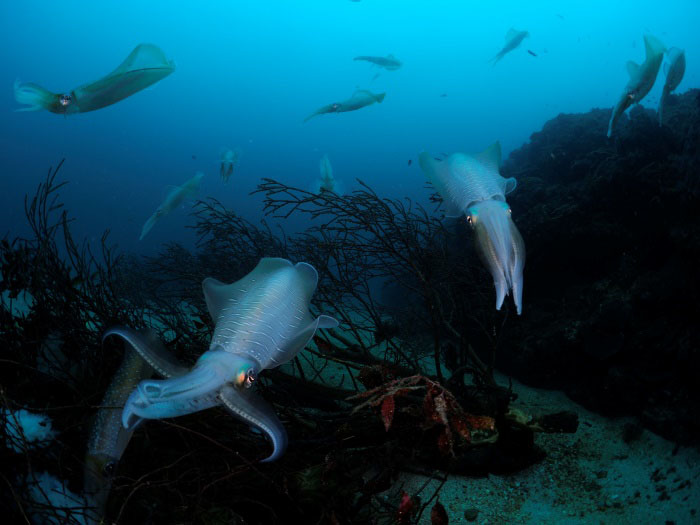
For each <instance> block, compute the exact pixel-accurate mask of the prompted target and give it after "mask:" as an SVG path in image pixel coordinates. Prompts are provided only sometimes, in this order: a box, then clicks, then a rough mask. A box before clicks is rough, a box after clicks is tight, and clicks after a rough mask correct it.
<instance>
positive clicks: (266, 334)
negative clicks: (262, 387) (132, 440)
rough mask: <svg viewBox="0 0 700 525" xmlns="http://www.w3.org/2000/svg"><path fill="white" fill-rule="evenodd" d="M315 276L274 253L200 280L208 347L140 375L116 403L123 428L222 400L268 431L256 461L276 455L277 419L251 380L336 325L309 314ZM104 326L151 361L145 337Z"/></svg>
mask: <svg viewBox="0 0 700 525" xmlns="http://www.w3.org/2000/svg"><path fill="white" fill-rule="evenodd" d="M317 283H318V274H317V273H316V270H315V269H314V267H313V266H311V265H310V264H307V263H304V262H300V263H297V264H292V263H291V262H290V261H288V260H286V259H280V258H263V259H261V260H260V262H259V263H258V265H257V266H256V267H255V269H254V270H253V271H252V272H250V273H249V274H248V275H246V276H245V277H243V278H242V279H240V280H239V281H236V282H234V283H232V284H224V283H222V282H220V281H217V280H216V279H213V278H211V277H209V278H207V279H205V280H204V282H203V283H202V288H203V291H204V299H205V302H206V304H207V308H208V310H209V313H210V314H211V317H212V320H213V321H214V324H215V327H214V335H213V337H212V339H211V343H210V345H209V350H207V351H206V352H204V353H203V354H202V355H201V356H200V357H199V359H198V360H197V362H196V363H195V365H194V366H193V367H192V369H191V370H188V371H187V373H185V374H172V377H170V378H169V379H165V380H144V381H141V382H140V383H139V385H138V386H137V387H136V388H135V389H134V390H133V392H132V393H131V394H130V395H129V399H128V400H127V402H126V404H125V405H124V410H123V411H122V424H123V426H124V428H126V429H131V428H133V427H134V426H136V425H137V424H139V423H140V422H141V421H142V420H143V419H161V418H167V417H177V416H181V415H184V414H190V413H193V412H198V411H200V410H204V409H207V408H211V407H214V406H223V407H225V408H226V409H227V410H228V411H229V413H230V414H231V415H233V416H234V417H236V418H238V419H241V420H242V421H244V422H246V423H248V424H250V425H253V426H254V427H257V428H258V429H260V430H261V431H262V432H263V433H264V434H265V435H267V436H268V438H269V439H270V441H271V442H272V445H273V452H272V454H270V455H269V456H268V457H267V458H265V459H264V460H263V461H274V460H276V459H278V458H280V457H281V456H282V455H283V454H284V452H285V450H286V447H287V433H286V430H285V428H284V425H283V424H282V423H281V422H280V420H279V418H278V417H277V415H276V414H275V411H274V410H273V408H272V407H271V406H270V405H268V404H267V403H266V402H265V401H264V400H263V399H262V398H260V397H258V396H257V395H256V393H255V391H254V389H253V388H251V387H253V385H254V384H255V383H256V382H257V380H258V377H259V374H260V373H261V372H262V371H263V370H265V369H268V368H275V367H278V366H280V365H282V364H284V363H286V362H288V361H289V360H291V359H293V358H294V356H296V355H297V353H299V352H300V351H301V350H302V349H303V348H304V347H305V346H306V345H307V344H308V343H309V341H311V338H312V337H313V336H314V334H315V333H316V330H318V329H319V328H335V327H336V326H338V321H336V320H335V319H334V318H332V317H329V316H327V315H320V316H318V317H316V318H314V317H312V316H311V314H310V313H309V303H310V301H311V297H312V296H313V293H314V291H315V290H316V285H317ZM109 333H110V334H115V335H119V336H121V337H122V338H124V339H125V340H126V341H127V342H129V343H130V344H131V345H132V346H133V347H134V349H135V350H136V351H137V352H139V353H140V354H141V356H142V357H143V358H144V359H145V360H146V361H147V362H149V363H153V364H155V366H156V367H158V366H159V360H161V358H160V356H159V355H158V352H155V351H153V349H152V348H151V346H150V345H149V344H148V342H147V341H144V340H142V339H140V338H138V337H136V338H135V337H134V333H133V332H127V331H125V329H123V328H119V327H116V328H113V329H111V330H110V331H109Z"/></svg>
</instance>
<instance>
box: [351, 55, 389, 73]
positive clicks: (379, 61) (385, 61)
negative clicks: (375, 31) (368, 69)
mask: <svg viewBox="0 0 700 525" xmlns="http://www.w3.org/2000/svg"><path fill="white" fill-rule="evenodd" d="M353 60H362V61H364V62H369V63H370V64H374V65H375V66H379V67H382V68H384V69H386V70H387V71H396V70H397V69H399V68H400V67H401V61H400V60H398V59H397V58H396V57H395V56H394V55H387V56H385V57H375V56H364V55H363V56H359V57H355V58H353Z"/></svg>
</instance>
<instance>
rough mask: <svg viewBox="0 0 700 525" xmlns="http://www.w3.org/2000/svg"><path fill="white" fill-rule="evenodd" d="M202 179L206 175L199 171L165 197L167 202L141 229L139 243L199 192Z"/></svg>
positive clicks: (164, 202)
mask: <svg viewBox="0 0 700 525" xmlns="http://www.w3.org/2000/svg"><path fill="white" fill-rule="evenodd" d="M202 177H204V173H202V172H201V171H198V172H197V174H196V175H195V176H194V177H192V178H191V179H190V180H188V181H187V182H185V183H184V184H183V185H182V186H174V187H173V188H172V189H171V190H170V192H169V193H168V195H167V196H166V197H165V200H164V201H163V202H162V203H161V205H160V206H158V209H156V211H155V212H153V215H151V216H150V217H149V218H148V220H147V221H146V222H145V223H144V225H143V227H142V228H141V236H140V237H139V241H141V240H143V238H144V237H145V236H146V235H147V234H148V232H150V231H151V229H152V228H153V226H155V224H156V223H157V222H158V221H159V220H160V219H162V218H163V217H165V216H166V215H168V214H169V213H170V212H172V211H173V210H175V209H177V207H178V206H180V204H182V203H183V202H184V201H185V199H187V198H189V197H191V196H192V195H194V194H195V193H197V191H199V185H200V182H201V180H202Z"/></svg>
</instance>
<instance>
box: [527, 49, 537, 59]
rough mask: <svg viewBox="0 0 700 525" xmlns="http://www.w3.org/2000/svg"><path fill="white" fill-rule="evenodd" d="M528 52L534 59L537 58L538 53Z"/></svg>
mask: <svg viewBox="0 0 700 525" xmlns="http://www.w3.org/2000/svg"><path fill="white" fill-rule="evenodd" d="M527 52H528V53H530V54H531V55H532V56H533V57H536V56H537V53H535V52H534V51H531V50H529V49H528V50H527Z"/></svg>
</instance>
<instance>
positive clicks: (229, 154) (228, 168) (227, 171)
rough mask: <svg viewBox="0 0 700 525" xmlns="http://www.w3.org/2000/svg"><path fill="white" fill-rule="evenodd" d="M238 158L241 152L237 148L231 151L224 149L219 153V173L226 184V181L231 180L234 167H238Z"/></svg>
mask: <svg viewBox="0 0 700 525" xmlns="http://www.w3.org/2000/svg"><path fill="white" fill-rule="evenodd" d="M240 158H241V150H239V149H238V148H236V149H232V150H231V149H228V148H226V149H224V150H223V151H222V152H221V168H220V170H219V171H220V173H221V178H222V179H223V180H224V182H228V180H229V179H230V178H231V175H233V172H234V170H235V169H236V167H238V162H239V160H240Z"/></svg>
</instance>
